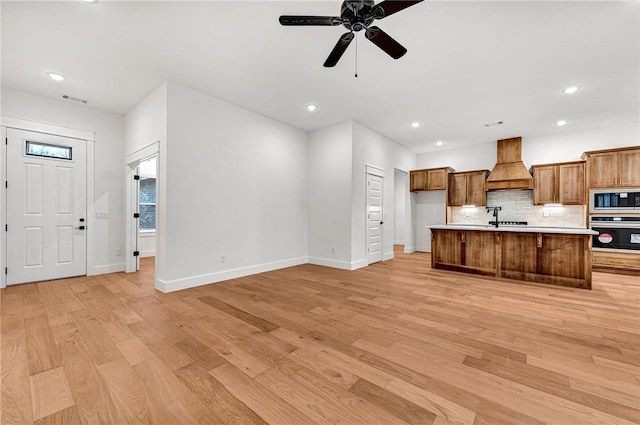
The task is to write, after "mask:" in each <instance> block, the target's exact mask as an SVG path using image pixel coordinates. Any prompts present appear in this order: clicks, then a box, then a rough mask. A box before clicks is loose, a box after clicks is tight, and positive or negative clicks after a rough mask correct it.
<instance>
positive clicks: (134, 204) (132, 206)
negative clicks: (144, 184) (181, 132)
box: [124, 140, 161, 278]
mask: <svg viewBox="0 0 640 425" xmlns="http://www.w3.org/2000/svg"><path fill="white" fill-rule="evenodd" d="M154 156H155V157H156V187H158V181H159V178H160V141H159V140H157V141H155V142H153V143H151V144H149V145H147V146H145V147H143V148H141V149H138V150H137V151H135V152H133V153H131V154H129V155H127V158H126V160H125V167H124V168H125V181H126V182H127V183H126V186H127V188H126V200H127V205H126V208H125V210H126V220H125V223H126V229H127V235H126V238H125V253H124V254H125V269H124V270H125V272H126V273H133V272H136V271H138V268H137V265H138V259H139V258H136V257H134V256H133V251H134V248H135V247H136V246H137V243H138V220H137V219H136V218H134V217H133V214H134V213H135V212H136V211H137V209H138V202H139V201H138V191H137V184H136V183H137V182H136V181H135V180H134V179H133V176H134V175H135V173H136V170H137V169H138V166H139V165H140V163H141V162H142V161H144V160H146V159H149V158H151V157H154ZM158 192H159V191H158V190H157V189H156V278H157V275H158V273H157V263H158V257H159V255H158V254H159V243H158V241H159V240H160V232H161V229H159V228H158V207H157V205H158V204H159V203H160V199H159V198H160V197H159V193H158Z"/></svg>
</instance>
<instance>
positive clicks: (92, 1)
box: [82, 0, 97, 3]
mask: <svg viewBox="0 0 640 425" xmlns="http://www.w3.org/2000/svg"><path fill="white" fill-rule="evenodd" d="M82 1H83V2H85V3H95V2H96V1H97V0H82Z"/></svg>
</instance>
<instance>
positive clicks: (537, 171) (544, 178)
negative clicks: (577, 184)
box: [531, 165, 558, 205]
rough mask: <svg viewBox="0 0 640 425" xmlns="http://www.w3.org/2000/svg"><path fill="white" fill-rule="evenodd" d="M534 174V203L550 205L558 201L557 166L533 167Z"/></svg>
mask: <svg viewBox="0 0 640 425" xmlns="http://www.w3.org/2000/svg"><path fill="white" fill-rule="evenodd" d="M531 170H532V172H533V203H534V204H535V205H542V204H550V203H553V202H557V201H556V194H557V192H558V190H557V187H558V185H557V182H556V167H555V165H542V166H533V167H531Z"/></svg>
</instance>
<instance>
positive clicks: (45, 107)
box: [0, 87, 125, 274]
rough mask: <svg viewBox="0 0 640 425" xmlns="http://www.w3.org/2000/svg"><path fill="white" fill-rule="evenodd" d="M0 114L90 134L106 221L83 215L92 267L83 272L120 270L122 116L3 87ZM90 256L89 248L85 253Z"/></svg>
mask: <svg viewBox="0 0 640 425" xmlns="http://www.w3.org/2000/svg"><path fill="white" fill-rule="evenodd" d="M1 98H2V100H1V112H0V114H1V115H3V116H7V117H13V118H20V119H24V120H30V121H36V122H41V123H48V124H53V125H56V126H60V127H67V128H74V129H79V130H84V131H88V132H94V133H95V188H94V199H93V200H89V202H93V203H94V206H95V211H100V212H107V214H108V218H107V219H96V218H95V217H87V225H88V226H93V232H94V244H93V247H92V248H93V250H92V251H93V265H94V267H93V269H92V270H87V273H88V274H99V273H109V272H114V271H121V270H123V269H124V258H123V257H122V256H121V255H120V256H118V255H116V250H123V248H124V245H125V243H124V233H125V232H124V225H125V224H124V214H123V213H122V211H123V210H124V180H123V176H122V158H123V157H124V117H123V116H122V115H119V114H114V113H110V112H106V111H101V110H97V109H93V108H90V107H87V106H85V105H76V104H74V103H71V102H69V101H65V100H62V99H60V100H58V99H53V98H48V97H43V96H38V95H34V94H31V93H26V92H23V91H20V90H16V89H13V88H9V87H2V96H1ZM89 252H91V250H89Z"/></svg>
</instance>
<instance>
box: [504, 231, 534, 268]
mask: <svg viewBox="0 0 640 425" xmlns="http://www.w3.org/2000/svg"><path fill="white" fill-rule="evenodd" d="M501 245H502V246H501V250H502V264H501V272H502V276H504V277H515V276H519V275H522V274H526V273H535V272H536V255H537V250H538V248H537V246H536V234H535V233H508V232H504V233H502V240H501Z"/></svg>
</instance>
